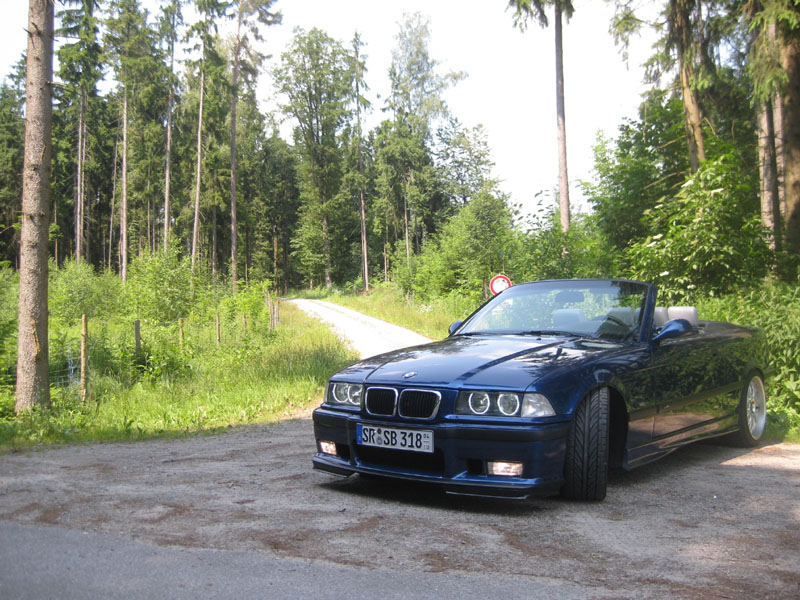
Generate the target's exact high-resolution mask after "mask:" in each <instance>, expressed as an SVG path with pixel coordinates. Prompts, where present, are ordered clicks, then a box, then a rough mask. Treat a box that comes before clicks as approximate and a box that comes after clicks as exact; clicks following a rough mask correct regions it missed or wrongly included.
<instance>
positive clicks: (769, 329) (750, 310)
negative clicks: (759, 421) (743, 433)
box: [697, 281, 800, 427]
mask: <svg viewBox="0 0 800 600" xmlns="http://www.w3.org/2000/svg"><path fill="white" fill-rule="evenodd" d="M697 305H698V310H699V311H701V314H702V315H703V317H704V318H706V319H713V320H718V321H729V322H732V323H742V324H746V325H754V326H756V327H759V328H760V329H762V330H763V331H764V334H765V335H766V338H767V346H768V348H769V361H770V365H771V366H772V367H773V368H774V369H775V378H774V379H773V380H772V381H771V382H770V386H769V387H770V390H769V392H770V393H769V406H770V408H771V410H772V411H773V413H775V415H777V416H778V417H779V418H782V419H788V421H789V423H788V425H789V426H792V427H800V415H798V412H800V355H798V354H797V340H800V288H798V287H797V286H793V285H789V284H786V283H780V282H775V281H768V282H766V283H764V284H763V285H761V287H759V288H756V289H752V290H748V291H744V292H741V293H739V294H731V295H727V296H724V297H720V298H705V299H698V301H697Z"/></svg>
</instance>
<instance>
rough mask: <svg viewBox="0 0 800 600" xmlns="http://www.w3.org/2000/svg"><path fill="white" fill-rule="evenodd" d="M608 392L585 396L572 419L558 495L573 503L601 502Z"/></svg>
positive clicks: (605, 474) (605, 475)
mask: <svg viewBox="0 0 800 600" xmlns="http://www.w3.org/2000/svg"><path fill="white" fill-rule="evenodd" d="M608 419H609V398H608V388H600V389H597V390H594V391H593V392H591V393H590V394H589V395H587V396H586V397H585V398H584V399H583V400H582V401H581V403H580V404H579V405H578V408H577V409H575V414H574V415H573V417H572V423H570V426H569V435H568V437H567V453H566V460H565V463H564V487H563V488H561V494H562V495H563V496H564V497H565V498H570V499H572V500H602V499H603V498H605V497H606V485H607V483H608Z"/></svg>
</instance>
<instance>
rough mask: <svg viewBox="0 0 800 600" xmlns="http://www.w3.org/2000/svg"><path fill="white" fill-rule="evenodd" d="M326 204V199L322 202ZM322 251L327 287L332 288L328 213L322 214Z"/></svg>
mask: <svg viewBox="0 0 800 600" xmlns="http://www.w3.org/2000/svg"><path fill="white" fill-rule="evenodd" d="M326 204H327V202H326V201H324V202H323V203H322V205H323V207H324V206H325V205H326ZM323 210H324V209H323ZM322 253H323V254H324V256H325V287H326V288H327V289H330V288H331V287H332V286H333V280H332V279H331V240H330V237H329V236H328V215H327V213H323V214H322Z"/></svg>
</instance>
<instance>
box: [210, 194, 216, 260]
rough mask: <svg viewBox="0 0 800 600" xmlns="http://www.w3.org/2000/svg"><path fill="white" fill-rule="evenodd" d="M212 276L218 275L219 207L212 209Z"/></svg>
mask: <svg viewBox="0 0 800 600" xmlns="http://www.w3.org/2000/svg"><path fill="white" fill-rule="evenodd" d="M211 274H212V275H215V276H216V274H217V207H216V205H214V206H212V207H211Z"/></svg>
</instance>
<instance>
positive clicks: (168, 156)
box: [164, 11, 176, 252]
mask: <svg viewBox="0 0 800 600" xmlns="http://www.w3.org/2000/svg"><path fill="white" fill-rule="evenodd" d="M175 20H176V13H175V12H174V11H173V13H172V30H173V31H175V27H176V23H175ZM174 71H175V38H174V36H171V37H170V42H169V76H170V81H169V92H168V94H167V147H166V151H165V153H164V154H165V156H164V162H165V165H164V251H165V252H166V250H167V248H168V247H169V229H170V226H171V223H170V207H169V195H170V189H169V188H170V183H171V179H172V110H173V104H174V103H175V89H174V86H173V85H172V77H173V75H174Z"/></svg>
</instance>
